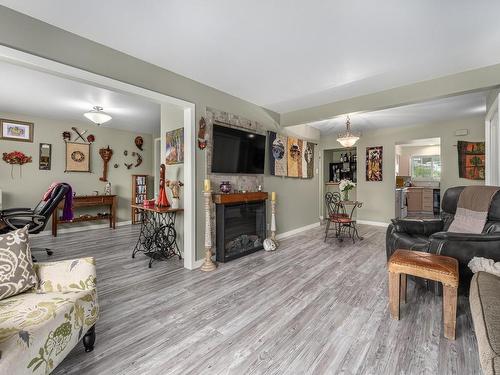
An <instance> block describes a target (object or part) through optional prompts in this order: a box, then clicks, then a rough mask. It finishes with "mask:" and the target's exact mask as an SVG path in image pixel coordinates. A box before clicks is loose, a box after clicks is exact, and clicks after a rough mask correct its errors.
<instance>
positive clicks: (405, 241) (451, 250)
mask: <svg viewBox="0 0 500 375" xmlns="http://www.w3.org/2000/svg"><path fill="white" fill-rule="evenodd" d="M463 189H464V186H457V187H453V188H449V189H448V190H446V192H445V193H444V197H443V201H442V205H441V218H440V219H430V220H412V219H394V220H392V224H390V225H389V227H388V228H387V235H386V252H387V259H389V257H390V256H391V255H392V253H393V252H394V251H395V250H396V249H408V250H416V251H425V252H428V253H432V254H440V255H446V256H450V257H453V258H456V259H457V260H458V264H459V272H460V276H459V277H460V280H459V282H460V293H461V294H468V288H469V284H470V280H471V278H472V275H473V274H472V271H471V270H470V269H469V267H467V264H468V263H469V261H470V260H471V259H472V258H473V257H475V256H478V257H484V258H489V259H493V260H494V261H495V262H499V261H500V193H498V194H496V195H495V196H494V197H493V199H492V202H491V205H490V209H489V212H488V220H487V222H486V225H485V227H484V229H483V233H481V234H471V233H452V232H447V230H448V228H449V226H450V224H451V222H452V221H453V218H454V216H455V212H456V211H457V203H458V198H459V196H460V193H461V192H462V190H463Z"/></svg>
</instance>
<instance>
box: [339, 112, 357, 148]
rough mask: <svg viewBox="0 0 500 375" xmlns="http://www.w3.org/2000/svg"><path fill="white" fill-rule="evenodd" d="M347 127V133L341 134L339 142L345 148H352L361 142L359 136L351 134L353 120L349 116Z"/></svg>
mask: <svg viewBox="0 0 500 375" xmlns="http://www.w3.org/2000/svg"><path fill="white" fill-rule="evenodd" d="M345 127H346V131H345V133H340V134H339V137H338V138H337V141H338V142H339V143H340V144H341V145H342V146H344V147H352V146H354V144H355V143H356V142H357V141H358V140H359V135H358V134H356V133H353V132H351V120H350V119H349V116H347V120H346V123H345Z"/></svg>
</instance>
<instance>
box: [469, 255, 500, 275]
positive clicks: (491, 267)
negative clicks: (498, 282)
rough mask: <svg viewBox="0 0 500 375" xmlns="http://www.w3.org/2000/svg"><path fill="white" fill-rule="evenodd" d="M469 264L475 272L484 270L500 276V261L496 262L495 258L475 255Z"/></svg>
mask: <svg viewBox="0 0 500 375" xmlns="http://www.w3.org/2000/svg"><path fill="white" fill-rule="evenodd" d="M468 266H469V268H470V270H471V271H472V272H473V273H476V272H479V271H483V272H488V273H491V274H492V275H496V276H500V262H496V263H495V261H494V260H493V259H488V258H482V257H474V258H472V259H471V261H470V262H469V264H468Z"/></svg>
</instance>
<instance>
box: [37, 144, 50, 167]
mask: <svg viewBox="0 0 500 375" xmlns="http://www.w3.org/2000/svg"><path fill="white" fill-rule="evenodd" d="M51 159H52V145H51V144H50V143H40V158H39V161H38V168H39V169H40V170H42V171H50V165H51V161H52V160H51Z"/></svg>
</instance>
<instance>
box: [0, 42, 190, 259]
mask: <svg viewBox="0 0 500 375" xmlns="http://www.w3.org/2000/svg"><path fill="white" fill-rule="evenodd" d="M0 60H3V61H6V62H9V63H12V64H15V65H21V66H25V67H27V68H30V69H33V70H38V71H43V72H45V73H49V74H53V75H56V76H59V77H63V78H67V79H71V80H74V81H78V82H83V83H87V84H90V85H93V86H97V87H101V88H105V89H108V90H112V91H115V92H120V93H123V94H127V95H132V96H139V97H142V98H146V99H148V100H150V101H153V102H156V103H158V104H160V105H161V104H162V103H169V104H173V105H176V106H178V107H180V108H182V109H183V110H184V140H185V145H184V180H185V181H184V212H183V215H184V267H185V268H187V269H195V268H197V266H199V262H198V263H197V262H196V222H195V215H196V203H195V202H196V194H195V192H196V174H195V171H196V168H195V167H196V155H195V152H196V143H195V134H196V124H195V119H196V107H195V104H194V103H191V102H188V101H185V100H182V99H177V98H174V97H172V96H169V95H165V94H161V93H159V92H156V91H152V90H148V89H145V88H142V87H138V86H134V85H131V84H128V83H124V82H121V81H118V80H115V79H112V78H108V77H105V76H102V75H99V74H95V73H91V72H88V71H85V70H83V69H79V68H75V67H72V66H69V65H65V64H62V63H59V62H56V61H53V60H49V59H46V58H43V57H39V56H35V55H32V54H29V53H26V52H22V51H19V50H16V49H13V48H10V47H6V46H1V45H0ZM152 151H153V150H152Z"/></svg>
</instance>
